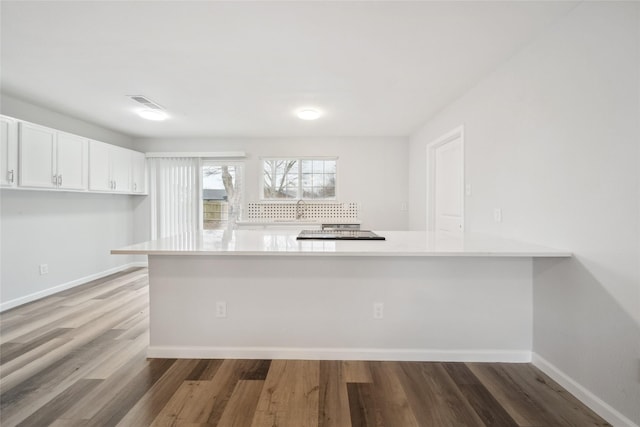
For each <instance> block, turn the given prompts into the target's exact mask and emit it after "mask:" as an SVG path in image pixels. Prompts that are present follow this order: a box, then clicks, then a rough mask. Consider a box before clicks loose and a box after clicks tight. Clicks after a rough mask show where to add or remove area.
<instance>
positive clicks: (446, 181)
mask: <svg viewBox="0 0 640 427" xmlns="http://www.w3.org/2000/svg"><path fill="white" fill-rule="evenodd" d="M463 159H464V158H463V147H462V137H461V136H458V137H456V138H453V139H450V140H448V141H446V142H444V143H442V144H439V145H437V146H436V147H435V149H434V163H433V164H434V183H433V184H434V185H433V188H434V197H433V202H434V216H435V218H434V219H435V224H434V225H435V227H434V228H435V231H436V232H438V233H447V234H459V233H461V232H462V231H463V222H464V202H463V196H464V188H463V187H464V182H463V176H464V166H463V161H464V160H463Z"/></svg>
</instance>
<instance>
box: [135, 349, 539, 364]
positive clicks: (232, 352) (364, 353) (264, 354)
mask: <svg viewBox="0 0 640 427" xmlns="http://www.w3.org/2000/svg"><path fill="white" fill-rule="evenodd" d="M147 357H150V358H154V357H158V358H171V359H173V358H177V359H289V360H396V361H414V362H436V361H447V362H508V363H528V362H531V352H529V351H518V350H514V351H505V350H495V351H493V350H428V349H426V350H419V349H418V350H416V349H377V348H290V347H204V346H202V347H186V346H185V347H178V346H170V347H169V346H152V345H150V346H149V348H148V349H147Z"/></svg>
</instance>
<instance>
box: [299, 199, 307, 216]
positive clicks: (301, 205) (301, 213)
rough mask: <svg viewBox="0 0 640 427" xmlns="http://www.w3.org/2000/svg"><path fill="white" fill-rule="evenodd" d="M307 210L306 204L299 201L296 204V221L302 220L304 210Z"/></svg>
mask: <svg viewBox="0 0 640 427" xmlns="http://www.w3.org/2000/svg"><path fill="white" fill-rule="evenodd" d="M306 208H307V203H306V202H305V201H304V200H302V199H300V200H298V201H297V202H296V219H302V218H304V214H305V210H306Z"/></svg>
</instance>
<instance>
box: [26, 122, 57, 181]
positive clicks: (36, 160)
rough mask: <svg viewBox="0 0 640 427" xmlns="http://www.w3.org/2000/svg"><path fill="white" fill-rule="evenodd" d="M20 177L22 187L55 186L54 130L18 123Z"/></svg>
mask: <svg viewBox="0 0 640 427" xmlns="http://www.w3.org/2000/svg"><path fill="white" fill-rule="evenodd" d="M19 129H20V144H19V147H20V155H19V159H20V173H19V176H20V179H19V182H18V183H19V184H20V186H22V187H34V188H56V187H57V186H58V176H57V173H56V131H55V130H54V129H49V128H46V127H43V126H37V125H34V124H31V123H24V122H21V123H20V127H19Z"/></svg>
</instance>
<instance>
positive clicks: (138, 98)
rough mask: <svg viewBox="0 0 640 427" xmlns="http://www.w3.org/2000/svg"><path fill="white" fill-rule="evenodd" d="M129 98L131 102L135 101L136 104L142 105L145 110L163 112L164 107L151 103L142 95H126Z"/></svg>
mask: <svg viewBox="0 0 640 427" xmlns="http://www.w3.org/2000/svg"><path fill="white" fill-rule="evenodd" d="M127 96H128V97H129V98H131V99H132V100H134V101H136V102H137V103H139V104H141V105H143V106H144V107H145V108H150V109H152V110H163V111H164V107H163V106H161V105H160V104H158V103H156V102H153V101H152V100H150V99H149V98H147V97H146V96H143V95H127Z"/></svg>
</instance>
